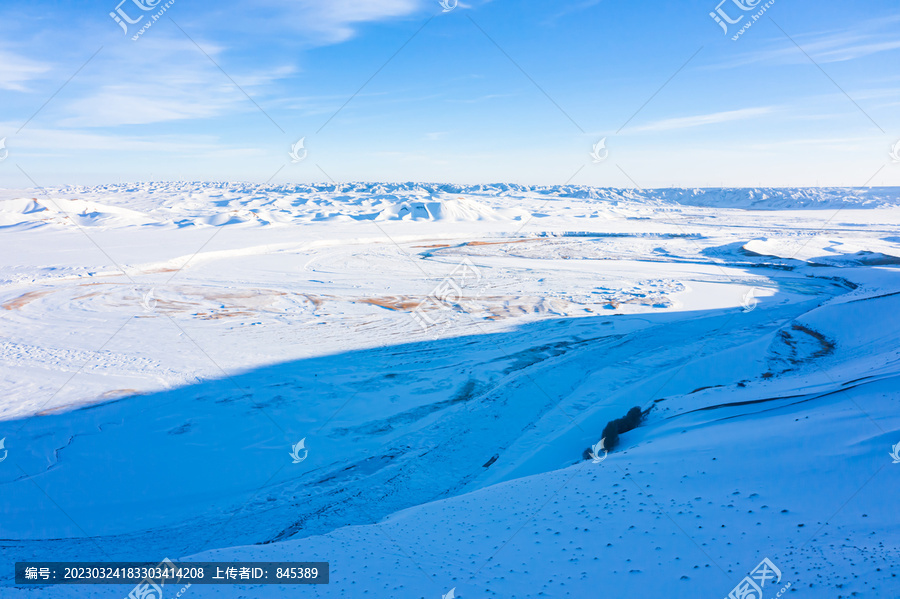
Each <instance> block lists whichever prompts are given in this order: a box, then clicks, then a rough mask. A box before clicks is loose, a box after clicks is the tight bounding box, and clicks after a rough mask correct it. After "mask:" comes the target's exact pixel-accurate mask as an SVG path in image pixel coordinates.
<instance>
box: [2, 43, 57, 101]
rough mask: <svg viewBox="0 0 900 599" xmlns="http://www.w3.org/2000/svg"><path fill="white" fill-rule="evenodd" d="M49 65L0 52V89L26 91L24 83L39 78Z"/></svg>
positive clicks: (47, 69) (48, 68) (10, 53)
mask: <svg viewBox="0 0 900 599" xmlns="http://www.w3.org/2000/svg"><path fill="white" fill-rule="evenodd" d="M49 70H50V65H48V64H45V63H43V62H37V61H34V60H31V59H28V58H25V57H23V56H19V55H18V54H13V53H12V52H5V51H3V50H0V89H8V90H10V91H27V90H28V88H27V87H26V86H25V83H27V82H29V81H32V80H34V79H38V78H40V76H41V75H43V74H44V73H46V72H47V71H49Z"/></svg>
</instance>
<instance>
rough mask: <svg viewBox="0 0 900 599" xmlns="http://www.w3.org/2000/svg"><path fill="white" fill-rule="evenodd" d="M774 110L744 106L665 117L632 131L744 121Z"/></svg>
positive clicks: (766, 107)
mask: <svg viewBox="0 0 900 599" xmlns="http://www.w3.org/2000/svg"><path fill="white" fill-rule="evenodd" d="M773 110H774V109H773V108H772V107H771V106H762V107H759V108H742V109H740V110H726V111H724V112H713V113H711V114H699V115H695V116H685V117H678V118H672V119H663V120H661V121H654V122H652V123H649V124H647V125H642V126H640V127H635V128H634V129H632V131H668V130H671V129H688V128H690V127H700V126H702V125H713V124H716V123H725V122H729V121H742V120H746V119H752V118H755V117H758V116H762V115H765V114H770V113H772V112H773Z"/></svg>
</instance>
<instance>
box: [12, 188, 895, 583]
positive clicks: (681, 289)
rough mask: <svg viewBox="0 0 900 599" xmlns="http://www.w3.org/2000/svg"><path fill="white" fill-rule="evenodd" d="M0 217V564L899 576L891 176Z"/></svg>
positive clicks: (324, 192)
mask: <svg viewBox="0 0 900 599" xmlns="http://www.w3.org/2000/svg"><path fill="white" fill-rule="evenodd" d="M0 251H2V255H3V256H4V259H3V260H2V261H0V376H2V380H3V391H4V392H3V396H2V398H0V438H5V449H6V450H7V451H8V456H7V459H5V460H4V461H3V462H0V505H2V508H3V509H2V512H0V514H2V519H0V539H2V540H0V553H2V562H3V563H4V564H5V565H4V569H5V570H6V572H7V574H4V576H3V578H2V582H0V584H2V585H3V586H2V587H0V596H2V597H14V598H20V597H28V598H35V599H44V598H56V597H102V598H107V597H109V598H113V597H123V596H125V595H126V594H127V593H128V591H129V588H128V587H123V586H111V587H102V586H65V587H63V586H59V587H38V588H33V587H32V588H22V587H15V586H14V585H13V583H12V581H11V571H12V567H11V566H12V563H13V562H15V561H36V560H54V561H66V560H69V561H75V560H80V561H88V560H94V561H102V560H114V559H115V560H133V561H160V560H161V559H162V558H164V557H168V558H170V559H173V560H176V559H181V560H196V561H213V560H223V561H257V560H258V561H266V560H268V561H277V560H284V561H288V560H290V561H328V562H330V564H331V583H330V584H328V585H317V586H303V587H291V588H290V589H289V588H287V587H280V586H253V587H248V586H243V587H241V586H212V585H204V586H198V585H195V586H193V587H191V588H190V589H188V590H187V591H186V592H185V594H184V595H183V597H197V598H202V597H221V598H230V597H236V598H247V599H249V598H275V597H284V596H308V597H366V596H371V597H413V598H415V597H423V598H431V597H433V598H435V599H437V598H439V597H441V596H442V595H444V594H446V593H447V592H448V591H449V590H450V589H451V588H455V595H456V596H457V597H460V598H462V599H467V598H476V597H503V598H507V597H573V598H584V597H604V598H618V597H622V598H625V597H629V598H631V597H663V596H665V597H701V596H702V597H725V596H727V595H728V593H729V592H730V591H731V590H732V588H734V587H735V585H737V584H738V583H739V582H740V581H741V579H742V578H743V577H744V576H746V575H747V574H748V573H749V572H750V571H751V570H752V569H753V568H754V567H755V566H756V565H757V564H758V563H759V562H761V561H762V559H763V558H765V557H768V558H769V559H770V560H771V561H772V562H773V563H774V564H776V565H777V566H778V567H779V568H780V569H781V571H782V580H781V582H780V584H779V585H778V587H777V588H773V587H771V585H770V586H769V587H767V588H766V595H765V597H766V599H771V597H774V596H775V595H776V593H777V592H778V591H779V590H781V588H782V587H784V586H785V585H787V583H790V587H789V589H788V593H792V595H791V596H796V597H803V596H806V597H851V596H853V597H873V598H876V597H877V598H882V597H900V577H898V575H900V516H898V511H897V506H896V497H897V489H898V480H900V464H894V463H892V462H893V460H892V458H891V456H890V455H889V454H890V451H891V448H892V446H893V445H895V444H897V443H900V410H898V408H900V391H898V389H900V387H898V383H900V342H898V341H900V319H898V317H897V314H898V313H900V277H898V269H897V266H898V265H900V189H896V188H888V189H884V188H882V189H877V188H876V189H865V190H849V189H821V190H810V189H755V190H748V189H727V190H686V189H671V190H649V191H637V190H616V189H595V188H587V187H578V186H566V187H547V188H532V187H521V186H515V185H495V186H450V185H447V186H435V185H416V184H383V185H374V184H344V185H321V186H308V185H304V186H286V187H285V186H254V185H250V184H239V183H152V184H134V185H119V186H100V187H89V188H82V187H77V188H75V187H67V188H55V189H47V190H2V191H0ZM460 265H462V267H461V266H460ZM461 271H462V272H464V273H468V275H469V276H467V277H464V278H463V277H461V275H460V274H459V273H460V272H461ZM451 282H453V283H457V284H458V285H459V287H460V288H461V291H459V290H452V291H451V292H450V294H449V296H447V294H446V289H448V288H451V289H452V285H448V283H451ZM436 289H437V290H444V291H438V292H437V295H440V296H441V297H443V298H444V300H445V302H444V303H443V304H441V303H439V302H436V301H435V300H434V299H433V296H432V299H431V300H429V299H428V297H429V295H430V294H432V293H433V292H435V290H436ZM448 297H449V299H448ZM423 301H424V302H425V303H424V304H421V305H422V310H420V312H419V314H418V318H419V319H417V316H416V314H414V313H415V311H416V309H417V307H418V306H420V303H422V302H423ZM441 305H443V306H444V307H443V308H441V307H440V306H441ZM423 316H424V317H425V318H427V321H426V322H434V323H435V324H433V325H432V326H430V327H428V328H427V329H423V327H422V325H421V324H420V322H421V320H420V319H421V317H423ZM633 406H640V407H642V408H644V409H649V413H648V416H647V418H646V419H645V421H644V423H643V424H642V426H641V427H639V428H638V429H636V430H633V431H631V432H628V433H625V434H624V435H622V438H621V444H620V446H619V447H618V448H616V450H615V451H613V452H611V453H609V455H608V456H607V458H606V459H605V460H603V461H602V462H600V463H594V462H593V461H591V460H584V459H583V458H582V452H583V451H584V449H585V448H587V447H588V446H590V445H593V444H594V443H596V442H597V441H598V440H599V437H600V433H601V431H602V430H603V427H604V426H605V424H606V423H607V422H608V421H609V420H611V419H613V418H618V417H621V416H623V415H624V413H625V412H626V411H627V410H628V409H629V408H631V407H633ZM300 439H305V445H306V448H307V449H308V450H309V453H308V457H307V458H306V459H305V460H303V461H302V462H300V463H293V460H292V458H291V456H290V452H291V446H292V445H294V444H295V443H297V442H298V441H299V440H300ZM495 456H496V458H497V459H496V460H495V461H494V462H493V463H491V464H490V465H489V466H488V467H485V464H487V463H488V462H489V461H490V460H491V459H492V458H493V457H495ZM770 589H771V592H770ZM794 593H795V594H794Z"/></svg>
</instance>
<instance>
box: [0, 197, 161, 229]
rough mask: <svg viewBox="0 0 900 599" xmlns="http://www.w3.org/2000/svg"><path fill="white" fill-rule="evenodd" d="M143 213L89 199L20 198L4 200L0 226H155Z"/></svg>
mask: <svg viewBox="0 0 900 599" xmlns="http://www.w3.org/2000/svg"><path fill="white" fill-rule="evenodd" d="M155 222H157V221H156V220H154V219H152V218H150V217H149V216H147V215H146V214H144V213H142V212H137V211H135V210H130V209H128V208H120V207H117V206H108V205H105V204H99V203H97V202H91V201H88V200H77V199H76V200H68V199H61V198H52V199H41V200H38V199H36V198H16V199H11V200H0V226H14V225H21V224H50V223H53V224H71V223H75V224H78V225H81V226H90V225H102V226H115V227H123V226H130V225H144V224H148V223H155Z"/></svg>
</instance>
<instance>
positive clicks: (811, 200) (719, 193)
mask: <svg viewBox="0 0 900 599" xmlns="http://www.w3.org/2000/svg"><path fill="white" fill-rule="evenodd" d="M649 193H650V194H651V195H656V196H657V197H658V198H660V199H662V200H664V201H666V202H673V203H677V204H682V205H685V206H701V207H708V208H739V209H742V210H809V209H813V210H815V209H839V208H886V207H891V206H900V189H898V188H896V187H871V188H868V189H854V188H847V187H823V188H801V187H784V188H771V187H769V188H721V189H656V190H649Z"/></svg>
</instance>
